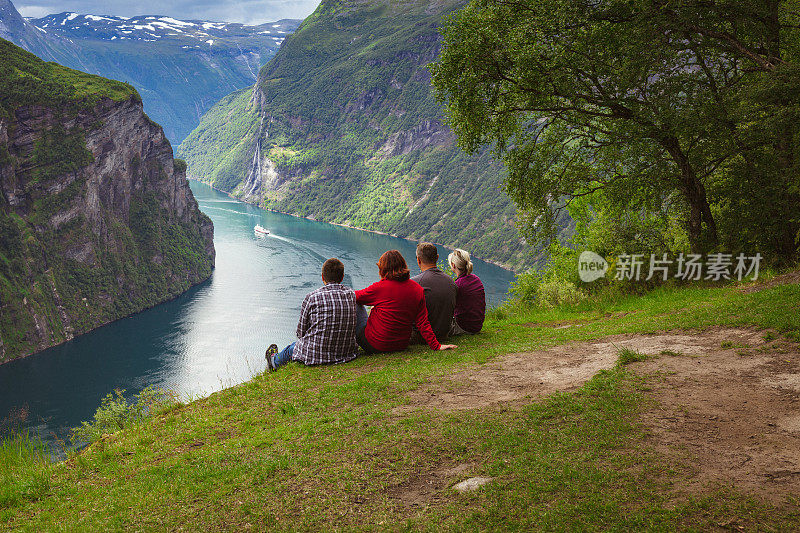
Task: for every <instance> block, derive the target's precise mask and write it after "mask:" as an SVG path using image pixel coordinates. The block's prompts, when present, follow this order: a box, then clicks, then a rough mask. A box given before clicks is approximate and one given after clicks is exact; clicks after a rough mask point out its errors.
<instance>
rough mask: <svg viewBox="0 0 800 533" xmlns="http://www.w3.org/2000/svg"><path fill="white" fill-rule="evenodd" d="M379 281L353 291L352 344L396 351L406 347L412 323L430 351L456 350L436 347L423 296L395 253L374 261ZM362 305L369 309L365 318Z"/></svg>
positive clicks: (448, 346)
mask: <svg viewBox="0 0 800 533" xmlns="http://www.w3.org/2000/svg"><path fill="white" fill-rule="evenodd" d="M378 273H379V274H380V276H381V280H380V281H378V282H376V283H373V284H372V285H370V286H369V287H367V288H366V289H361V290H360V291H356V304H358V306H357V311H356V313H357V321H358V326H357V327H356V341H357V342H358V345H359V346H361V348H362V349H363V350H364V351H365V352H367V353H377V352H399V351H401V350H405V349H406V348H407V347H408V341H409V338H410V337H411V326H412V324H413V325H415V326H417V329H418V330H419V332H420V333H421V334H422V337H423V338H424V339H425V342H427V343H428V346H430V347H431V349H432V350H449V349H451V348H457V346H455V345H453V344H439V341H437V340H436V335H434V333H433V330H432V329H431V325H430V322H428V309H427V308H426V307H425V293H424V291H423V289H422V287H421V286H420V285H419V284H418V283H417V282H415V281H412V280H411V279H409V278H410V274H409V270H408V265H406V260H405V259H403V256H402V254H400V252H399V251H397V250H389V251H388V252H385V253H384V254H383V255H382V256H381V258H380V259H379V260H378ZM365 305H371V306H372V312H371V313H370V314H369V318H367V310H366V309H365V308H364V306H365Z"/></svg>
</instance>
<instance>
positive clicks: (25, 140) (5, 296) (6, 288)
mask: <svg viewBox="0 0 800 533" xmlns="http://www.w3.org/2000/svg"><path fill="white" fill-rule="evenodd" d="M0 56H2V57H3V62H2V64H0V362H4V361H7V360H10V359H13V358H15V357H19V356H22V355H26V354H29V353H32V352H35V351H38V350H41V349H44V348H46V347H48V346H52V345H54V344H58V343H60V342H63V341H65V340H69V339H71V338H72V337H73V336H75V335H77V334H80V333H83V332H86V331H88V330H90V329H92V328H94V327H97V326H99V325H101V324H104V323H107V322H109V321H112V320H115V319H118V318H121V317H123V316H126V315H128V314H131V313H133V312H136V311H139V310H141V309H144V308H146V307H149V306H152V305H155V304H157V303H159V302H162V301H164V300H167V299H169V298H172V297H174V296H176V295H178V294H180V293H181V292H182V291H184V290H186V289H187V288H188V287H189V286H191V285H192V284H195V283H198V282H200V281H202V280H204V279H206V278H208V276H209V275H210V274H211V269H212V268H213V264H214V245H213V231H214V230H213V225H212V223H211V220H210V219H208V217H206V216H205V215H203V214H202V213H201V212H200V211H199V209H198V207H197V202H196V201H195V199H194V197H193V195H192V193H191V191H190V190H189V186H188V182H187V181H186V176H185V168H186V167H185V163H183V162H182V161H180V160H173V157H172V148H171V146H170V144H169V142H168V141H167V140H166V138H165V137H164V134H163V131H162V129H161V127H160V126H158V125H157V124H155V123H154V122H152V121H151V120H150V119H149V118H147V116H146V115H145V114H144V113H143V111H142V102H141V99H140V98H139V96H138V94H137V93H136V91H135V90H134V89H133V88H132V87H130V86H129V85H126V84H123V83H120V82H114V81H111V80H105V79H103V78H99V77H96V76H90V75H88V74H84V73H81V72H77V71H73V70H70V69H67V68H65V67H61V66H60V65H56V64H53V63H44V62H42V61H41V60H39V59H38V58H36V57H35V56H33V55H32V54H29V53H27V52H25V51H23V50H21V49H19V48H17V47H16V46H14V45H12V44H11V43H9V42H7V41H4V40H0Z"/></svg>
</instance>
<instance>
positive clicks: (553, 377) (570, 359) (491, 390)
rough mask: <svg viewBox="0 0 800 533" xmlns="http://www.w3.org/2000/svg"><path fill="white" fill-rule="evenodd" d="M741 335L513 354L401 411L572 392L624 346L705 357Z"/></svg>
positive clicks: (636, 339)
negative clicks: (704, 355)
mask: <svg viewBox="0 0 800 533" xmlns="http://www.w3.org/2000/svg"><path fill="white" fill-rule="evenodd" d="M736 331H742V330H736ZM744 331H745V332H746V334H747V335H746V337H747V339H750V337H753V336H755V337H758V334H757V333H750V332H747V331H746V330H744ZM735 337H736V335H733V336H732V333H731V330H719V331H708V332H703V333H668V334H660V335H615V336H612V337H607V338H605V339H602V340H599V341H593V342H581V343H570V344H564V345H560V346H554V347H552V348H549V349H547V350H541V351H535V352H524V353H515V354H509V355H506V356H502V357H499V358H497V359H495V360H494V361H492V362H490V363H487V364H485V365H482V366H479V367H473V368H470V369H468V370H465V371H462V372H458V373H456V374H453V375H452V376H449V377H448V378H447V380H445V382H444V384H442V383H437V384H430V385H428V386H427V387H422V388H421V389H419V390H417V391H414V392H412V393H410V400H411V401H410V404H409V405H407V406H403V407H401V408H399V409H398V410H397V411H399V412H407V411H411V410H413V409H416V408H419V407H424V408H433V409H440V410H444V411H459V410H464V409H475V408H481V407H487V406H490V405H492V404H498V403H508V402H516V401H519V400H522V399H524V398H538V397H542V396H547V395H549V394H552V393H554V392H565V391H571V390H575V389H577V388H578V387H580V386H581V385H583V384H584V383H586V382H587V381H589V380H590V379H591V378H592V377H593V376H594V375H595V374H597V373H598V372H599V371H600V370H603V369H607V368H611V367H613V366H614V365H615V364H616V362H617V352H618V351H619V350H620V349H621V348H630V349H633V350H637V351H639V352H641V353H644V354H648V355H655V354H658V353H660V352H661V351H663V350H671V351H673V352H680V353H685V354H687V355H703V354H705V353H706V352H708V351H710V350H713V349H715V348H716V349H719V346H720V342H723V341H729V340H730V339H731V338H735ZM759 338H760V337H759ZM701 341H702V342H701Z"/></svg>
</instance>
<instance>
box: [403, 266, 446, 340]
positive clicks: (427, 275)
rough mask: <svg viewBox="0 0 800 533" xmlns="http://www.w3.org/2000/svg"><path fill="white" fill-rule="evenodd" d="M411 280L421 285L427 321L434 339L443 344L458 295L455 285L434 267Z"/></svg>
mask: <svg viewBox="0 0 800 533" xmlns="http://www.w3.org/2000/svg"><path fill="white" fill-rule="evenodd" d="M411 279H412V280H414V281H416V282H417V283H419V284H420V285H422V288H423V289H424V290H425V307H427V308H428V321H429V322H430V323H431V328H432V329H433V332H434V333H435V334H436V338H437V339H438V340H439V342H443V341H444V340H446V339H447V334H448V333H449V332H450V324H451V323H452V321H453V310H454V309H455V308H456V294H457V293H458V287H456V283H455V282H454V281H453V279H452V278H451V277H450V276H448V275H447V274H445V273H444V272H442V271H441V270H439V269H438V268H436V267H434V268H429V269H428V270H426V271H425V272H422V273H420V274H417V275H416V276H414V277H413V278H411ZM413 339H414V337H413V336H412V340H413Z"/></svg>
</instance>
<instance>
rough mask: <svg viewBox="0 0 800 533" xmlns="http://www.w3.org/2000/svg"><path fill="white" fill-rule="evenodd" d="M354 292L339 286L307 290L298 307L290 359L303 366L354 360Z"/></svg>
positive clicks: (328, 285)
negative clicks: (294, 341) (295, 331)
mask: <svg viewBox="0 0 800 533" xmlns="http://www.w3.org/2000/svg"><path fill="white" fill-rule="evenodd" d="M357 349H358V348H357V346H356V293H355V292H353V289H351V288H350V287H346V286H344V285H342V284H340V283H329V284H327V285H323V286H322V287H320V288H319V289H316V290H314V291H311V292H310V293H308V294H307V295H306V298H305V300H303V306H302V307H301V308H300V322H298V324H297V344H295V346H294V353H293V354H292V359H293V360H294V361H300V362H302V363H304V364H306V365H319V364H323V363H344V362H347V361H350V360H352V359H355V357H356V350H357Z"/></svg>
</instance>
